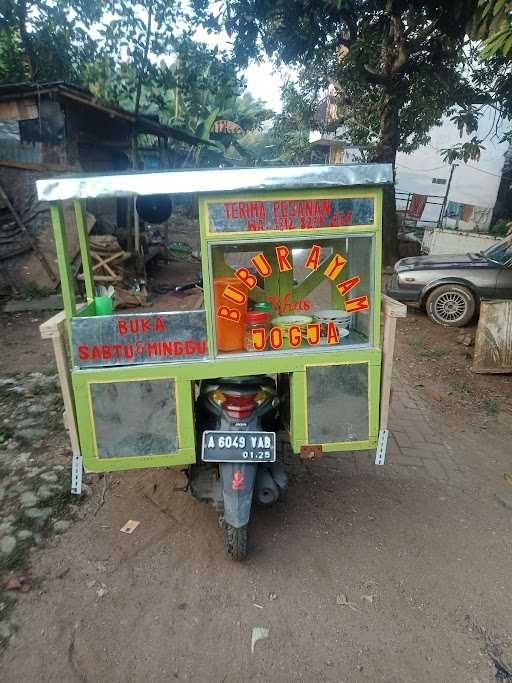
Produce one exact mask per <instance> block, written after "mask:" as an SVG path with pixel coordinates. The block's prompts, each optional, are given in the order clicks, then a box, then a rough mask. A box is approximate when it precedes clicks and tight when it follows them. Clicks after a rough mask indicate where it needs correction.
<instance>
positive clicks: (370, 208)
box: [208, 197, 375, 232]
mask: <svg viewBox="0 0 512 683" xmlns="http://www.w3.org/2000/svg"><path fill="white" fill-rule="evenodd" d="M374 213H375V207H374V200H373V198H372V197H354V198H328V197H315V198H312V199H276V200H274V201H261V200H255V201H250V200H245V201H236V202H222V203H221V202H209V203H208V229H209V231H210V232H257V231H262V230H313V229H316V228H337V227H343V226H346V225H347V226H349V225H373V222H374Z"/></svg>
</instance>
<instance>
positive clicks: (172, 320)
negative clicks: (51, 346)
mask: <svg viewBox="0 0 512 683" xmlns="http://www.w3.org/2000/svg"><path fill="white" fill-rule="evenodd" d="M71 336H72V340H73V343H72V352H73V364H74V365H75V366H76V367H79V368H98V367H109V366H113V365H140V364H144V363H183V362H184V361H187V360H196V361H197V360H202V359H204V358H206V357H207V353H208V351H207V342H206V313H205V311H204V310H200V311H183V312H181V311H179V312H176V313H138V314H136V315H105V316H95V317H82V318H80V317H79V318H73V319H72V320H71Z"/></svg>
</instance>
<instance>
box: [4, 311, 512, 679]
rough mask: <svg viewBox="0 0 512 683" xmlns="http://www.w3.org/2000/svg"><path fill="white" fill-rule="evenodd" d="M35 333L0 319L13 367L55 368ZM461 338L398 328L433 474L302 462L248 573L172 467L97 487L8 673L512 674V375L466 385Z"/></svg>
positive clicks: (36, 595) (404, 379)
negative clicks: (130, 525) (131, 525)
mask: <svg viewBox="0 0 512 683" xmlns="http://www.w3.org/2000/svg"><path fill="white" fill-rule="evenodd" d="M9 320H10V321H11V322H13V324H11V325H9V324H8V323H9ZM33 320H34V316H30V315H21V314H20V315H18V316H17V318H16V319H15V320H13V319H12V317H11V318H9V319H8V318H7V317H3V319H2V320H1V321H0V324H1V325H2V331H1V333H0V334H1V337H2V341H3V349H4V353H3V354H2V355H1V356H0V374H2V373H12V372H16V371H21V370H23V371H29V370H32V369H35V368H38V367H40V366H41V364H42V363H51V353H50V349H49V346H47V343H43V342H39V341H38V335H37V324H38V322H39V321H37V322H33ZM14 323H15V324H14ZM457 334H458V333H457V332H454V331H452V330H445V329H443V328H439V327H436V326H434V325H433V324H431V323H430V322H429V321H428V320H427V319H426V318H425V316H424V315H423V314H420V313H413V312H411V315H410V316H409V317H408V318H407V319H405V320H403V321H399V330H398V345H397V351H396V356H397V361H396V373H395V382H394V384H395V392H396V401H395V408H394V409H393V415H392V423H391V429H392V430H393V428H394V427H396V428H397V429H398V428H399V427H400V428H402V427H401V425H406V426H407V420H408V415H409V413H408V409H409V408H410V407H411V406H410V405H409V404H411V403H412V402H414V404H415V405H418V406H419V408H418V411H419V412H418V411H415V414H416V418H415V419H416V422H415V424H417V425H419V427H418V428H417V429H418V431H421V424H422V420H425V422H427V421H428V422H429V424H430V425H431V431H432V433H434V434H435V438H433V437H430V439H429V440H428V439H426V442H425V444H424V446H423V447H418V448H417V457H418V460H419V459H422V461H423V462H424V463H426V465H427V467H426V468H423V469H421V470H420V468H418V467H416V462H415V460H414V457H415V456H414V449H411V453H413V455H411V456H410V457H408V458H403V457H402V458H400V457H398V456H397V457H396V459H395V457H394V455H391V456H390V458H389V464H386V465H385V466H384V467H380V468H379V467H375V466H374V465H373V464H372V463H371V461H370V457H369V456H367V455H365V454H360V455H357V456H347V455H345V456H337V455H334V456H329V457H324V458H323V459H321V460H320V461H318V462H315V463H309V464H303V463H300V462H297V461H295V460H294V461H292V462H290V464H289V471H290V479H291V481H290V489H289V493H288V496H287V499H286V500H284V501H280V502H279V503H278V505H277V506H276V507H275V508H272V509H263V510H262V509H259V510H257V511H256V514H255V516H254V521H253V523H252V528H251V534H252V536H251V538H252V541H251V544H252V554H251V557H250V559H249V560H248V561H247V562H246V563H243V564H233V563H230V562H228V561H227V560H225V559H224V557H223V553H222V530H221V529H220V528H219V525H218V517H217V515H216V513H215V512H214V511H213V509H212V508H209V507H207V506H205V505H202V504H200V503H198V502H196V501H195V500H193V499H192V498H191V497H190V496H188V495H187V494H186V493H184V492H183V491H182V490H180V489H181V488H182V486H183V481H182V479H181V476H180V475H179V474H177V473H174V472H172V471H164V470H160V471H154V472H148V471H146V472H138V473H137V472H135V473H120V474H115V475H108V476H107V477H105V478H102V479H98V478H95V479H93V480H92V481H93V482H94V484H93V495H92V496H91V497H90V498H89V499H88V501H87V502H86V503H85V505H83V506H82V508H81V510H82V511H81V517H82V518H81V519H80V520H79V521H77V522H76V523H74V524H73V525H72V527H71V528H70V530H69V531H68V532H66V533H65V534H63V535H62V536H58V537H55V538H53V539H52V540H51V541H50V542H49V543H48V544H47V546H46V547H44V548H42V549H38V550H36V551H34V553H33V555H32V574H33V575H34V577H37V579H38V581H39V588H38V590H33V591H31V592H29V593H26V594H23V595H20V596H19V603H18V605H17V608H16V613H15V616H16V622H17V625H18V631H17V634H16V636H15V638H14V639H13V640H12V641H11V643H10V645H9V646H8V648H7V649H6V651H5V653H4V654H3V656H2V658H1V659H0V677H1V680H2V681H5V682H6V683H15V682H16V683H18V682H19V681H23V682H24V683H25V682H26V683H31V682H32V681H34V682H36V681H37V682H50V681H52V682H53V681H66V682H67V681H75V680H76V681H86V682H88V683H93V682H94V683H95V682H103V681H123V682H132V681H133V682H134V683H135V682H138V681H141V680H145V681H155V682H160V681H170V680H178V681H180V680H182V681H185V680H187V681H197V682H202V681H208V682H210V681H212V682H215V683H216V682H219V683H220V682H226V683H228V682H239V681H262V682H263V681H269V680H274V681H279V682H281V681H282V682H284V683H285V682H288V681H290V682H291V681H308V682H309V681H315V682H316V681H336V682H341V681H347V682H349V681H350V682H352V681H365V682H367V681H385V682H389V683H395V682H402V681H404V682H408V681H425V682H432V681H442V682H445V681H450V682H451V681H455V682H459V681H460V682H461V683H462V682H464V683H466V682H469V683H477V682H478V683H480V682H482V683H483V682H488V681H489V682H490V681H495V680H501V681H504V680H508V679H507V669H508V668H509V667H510V670H511V671H512V611H511V608H510V606H511V601H510V576H511V575H512V561H511V550H512V547H511V534H510V529H511V515H512V487H510V486H509V485H508V484H507V483H506V481H505V480H504V477H503V475H504V473H505V472H509V471H511V470H512V462H511V460H512V458H511V455H512V450H511V447H510V442H511V437H512V420H511V401H512V378H511V377H507V376H491V377H488V376H475V375H473V374H471V372H470V370H469V367H470V360H469V359H468V358H467V357H466V353H467V349H466V347H463V346H461V345H459V344H458V343H457V342H456V336H457ZM20 340H22V341H23V346H22V350H23V353H22V352H21V351H20ZM24 348H26V351H24ZM418 416H419V417H418ZM425 438H426V437H425ZM427 441H428V442H427ZM448 453H449V455H450V457H449V459H448V458H446V459H445V458H444V455H445V454H448ZM440 463H443V468H444V470H445V473H446V476H443V477H438V476H436V469H435V465H436V464H437V465H439V464H440ZM425 473H426V474H425ZM128 519H136V520H139V521H140V522H141V523H140V526H139V527H138V528H137V529H136V531H135V532H134V533H133V534H132V535H129V536H128V535H124V534H121V533H120V532H119V529H120V528H121V526H123V524H124V523H125V522H126V521H127V520H128ZM255 629H266V631H260V632H259V633H260V635H262V634H265V635H267V637H265V638H263V639H260V640H258V641H257V642H254V637H255V635H257V634H258V631H255ZM511 680H512V679H511Z"/></svg>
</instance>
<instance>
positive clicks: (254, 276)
mask: <svg viewBox="0 0 512 683" xmlns="http://www.w3.org/2000/svg"><path fill="white" fill-rule="evenodd" d="M374 250H375V237H374V236H373V235H371V234H353V235H339V236H336V237H331V236H328V235H326V236H316V237H300V238H286V237H284V236H283V237H281V238H279V239H275V238H271V239H268V238H267V239H265V240H263V239H259V240H258V242H257V244H254V242H253V241H252V240H251V241H250V242H249V241H244V242H242V243H240V242H237V241H234V240H231V241H220V242H215V243H213V244H210V245H209V248H208V262H209V270H210V282H211V283H212V285H213V286H212V288H211V292H210V296H211V310H212V311H213V312H214V316H213V318H214V325H213V328H212V329H213V335H214V343H213V348H214V353H215V356H217V357H222V356H223V355H224V354H237V353H238V354H247V353H276V352H279V351H281V350H283V349H285V350H287V351H290V352H293V353H301V352H302V353H304V352H312V351H314V352H317V351H318V352H325V351H333V350H336V351H340V350H343V349H348V348H369V347H370V346H371V345H372V344H373V326H372V312H373V310H374V299H375V293H374V275H375V274H374V269H373V268H372V264H373V253H374ZM265 304H266V305H265ZM252 312H255V313H256V315H251V313H252ZM258 323H259V324H258Z"/></svg>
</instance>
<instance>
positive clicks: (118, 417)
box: [73, 367, 195, 472]
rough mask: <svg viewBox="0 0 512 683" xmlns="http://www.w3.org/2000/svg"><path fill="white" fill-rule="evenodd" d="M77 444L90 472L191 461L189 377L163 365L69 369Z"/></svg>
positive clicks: (192, 448)
mask: <svg viewBox="0 0 512 683" xmlns="http://www.w3.org/2000/svg"><path fill="white" fill-rule="evenodd" d="M73 386H74V390H75V399H76V412H77V420H78V430H79V436H80V445H81V449H82V455H83V457H84V466H85V468H86V469H88V470H91V471H94V472H109V471H115V470H127V469H136V468H140V467H163V466H175V465H185V464H191V463H193V462H195V435H194V428H193V424H194V421H193V402H192V387H191V382H190V381H187V380H184V379H180V378H177V377H175V376H173V374H172V373H171V372H169V370H168V369H167V368H165V367H160V368H152V370H151V371H148V369H147V368H140V369H138V372H135V373H134V372H130V373H127V372H126V371H125V370H121V369H116V370H106V371H105V370H103V371H98V372H94V373H93V372H74V373H73Z"/></svg>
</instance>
